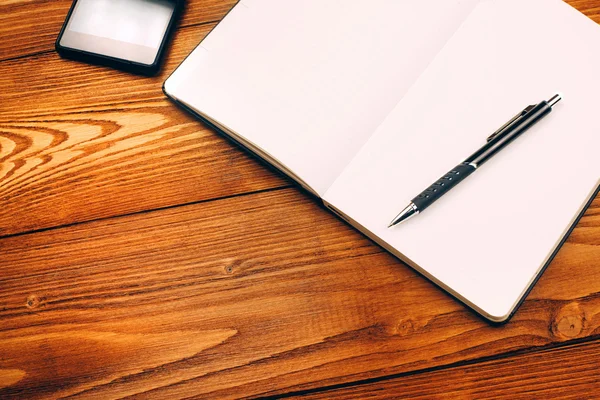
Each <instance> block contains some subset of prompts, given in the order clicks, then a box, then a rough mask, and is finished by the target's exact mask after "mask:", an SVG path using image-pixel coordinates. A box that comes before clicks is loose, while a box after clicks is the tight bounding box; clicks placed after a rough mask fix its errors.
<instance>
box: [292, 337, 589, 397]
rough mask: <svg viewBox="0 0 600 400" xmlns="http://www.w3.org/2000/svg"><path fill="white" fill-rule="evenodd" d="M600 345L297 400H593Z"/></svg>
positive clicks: (481, 363) (586, 344) (340, 390)
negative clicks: (535, 399)
mask: <svg viewBox="0 0 600 400" xmlns="http://www.w3.org/2000/svg"><path fill="white" fill-rule="evenodd" d="M599 368H600V342H598V341H595V342H592V343H584V344H576V345H572V346H566V347H561V348H558V349H549V350H543V351H535V352H531V353H526V354H519V355H518V356H514V357H508V358H504V359H500V360H493V361H486V362H480V363H477V364H472V365H467V366H459V367H455V368H449V369H444V370H441V371H435V372H425V373H420V374H415V375H411V376H405V377H398V378H395V379H389V380H385V381H382V382H378V383H373V384H365V385H356V386H349V387H346V388H340V389H336V390H327V391H323V392H319V393H314V394H309V395H303V396H300V395H299V396H292V397H290V398H291V399H293V398H296V399H302V400H316V399H328V400H336V399H370V400H382V399H398V400H400V399H411V400H418V399H498V400H500V399H506V400H519V399H523V400H528V399H532V398H537V399H541V398H543V399H562V400H567V399H572V400H580V399H592V398H598V396H599V393H600V375H599V374H598V369H599Z"/></svg>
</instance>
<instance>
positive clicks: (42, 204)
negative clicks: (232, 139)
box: [0, 25, 289, 235]
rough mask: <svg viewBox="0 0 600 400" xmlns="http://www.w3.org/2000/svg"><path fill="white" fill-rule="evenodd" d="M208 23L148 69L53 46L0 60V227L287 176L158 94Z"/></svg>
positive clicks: (20, 227)
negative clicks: (149, 72)
mask: <svg viewBox="0 0 600 400" xmlns="http://www.w3.org/2000/svg"><path fill="white" fill-rule="evenodd" d="M213 26H214V25H203V26H199V27H190V28H185V29H181V30H179V31H178V32H177V34H176V37H175V40H174V45H173V49H172V51H171V52H170V54H169V55H168V58H167V63H166V65H165V68H164V72H163V73H161V74H160V75H159V76H157V77H154V78H145V77H137V76H133V75H130V74H127V73H123V72H119V71H113V70H111V69H108V68H103V67H97V66H91V65H86V64H83V63H78V62H74V61H68V60H63V59H60V58H59V57H58V56H57V55H56V54H47V55H43V56H39V57H37V58H35V59H21V60H13V61H7V62H4V63H0V71H2V72H3V73H0V87H3V90H2V91H1V92H0V235H9V234H16V233H20V232H25V231H31V230H38V229H44V228H49V227H53V226H59V225H65V224H71V223H75V222H82V221H87V220H91V219H98V218H107V217H111V216H114V215H122V214H127V213H133V212H139V211H142V210H147V209H154V208H161V207H168V206H173V205H177V204H185V203H190V202H196V201H203V200H207V199H212V198H219V197H224V196H232V195H236V194H240V193H246V192H253V191H259V190H264V189H270V188H274V187H282V186H286V185H289V182H287V181H285V180H283V179H281V178H280V177H279V176H277V175H275V174H273V173H272V172H271V171H269V170H267V169H265V168H264V167H262V166H261V165H259V163H257V162H256V161H255V160H253V159H251V158H250V157H249V156H247V155H246V154H245V153H244V152H243V151H242V150H240V149H239V148H238V147H237V146H234V145H232V144H230V143H228V142H227V141H226V140H224V139H222V138H220V137H219V136H217V135H216V134H215V133H214V132H213V131H212V130H209V129H208V128H207V127H206V126H204V125H203V124H201V123H199V122H197V121H195V120H194V119H193V118H192V117H191V116H189V115H188V114H187V113H185V112H183V111H182V110H180V109H178V108H177V107H175V105H174V104H173V103H171V102H170V101H168V100H167V99H166V98H165V96H164V94H163V93H162V82H163V81H164V79H165V78H166V76H167V75H168V74H169V73H170V72H171V71H173V70H174V69H175V68H176V66H177V65H179V63H180V62H181V61H182V60H183V58H184V57H185V56H186V55H187V54H188V53H189V52H190V51H191V50H192V49H193V48H194V47H195V46H196V45H197V43H198V42H199V41H200V40H201V38H202V37H203V36H204V35H205V34H206V33H207V32H208V31H209V30H210V29H211V28H212V27H213ZM31 71H36V73H35V74H33V75H32V74H31Z"/></svg>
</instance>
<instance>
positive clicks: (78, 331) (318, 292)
mask: <svg viewBox="0 0 600 400" xmlns="http://www.w3.org/2000/svg"><path fill="white" fill-rule="evenodd" d="M233 3H234V2H233V1H231V0H223V1H219V0H203V1H201V0H191V1H189V2H188V9H187V11H186V15H185V16H184V18H183V20H182V22H181V25H182V28H180V29H179V30H178V31H177V33H176V35H175V37H174V40H173V43H172V46H171V49H170V51H169V54H168V56H167V60H166V64H165V68H164V70H163V72H162V74H161V75H160V76H158V77H155V78H141V77H135V76H133V75H129V74H126V73H122V72H118V71H113V70H110V69H108V68H103V67H96V66H92V65H86V64H82V63H77V62H73V61H68V60H63V59H60V58H59V57H58V56H57V55H56V54H55V53H54V52H53V51H52V46H53V42H54V39H55V37H56V35H57V34H58V30H59V29H60V25H61V24H62V21H63V19H64V15H65V14H66V9H67V8H68V5H69V4H70V0H68V1H66V0H52V1H51V0H47V1H44V0H5V1H3V2H2V3H1V4H0V37H2V38H3V40H2V41H1V43H0V87H1V88H2V90H0V398H2V399H4V398H13V397H14V398H57V397H64V396H74V397H77V398H116V397H124V396H128V395H136V397H140V398H148V397H149V398H182V397H194V398H218V399H223V398H239V397H244V396H250V397H253V396H278V395H282V394H286V393H294V392H297V391H302V390H320V389H322V388H324V387H329V386H331V385H341V384H352V383H354V382H357V381H361V380H364V379H382V378H384V377H390V376H392V377H393V376H395V375H398V374H400V375H402V378H398V380H394V379H388V380H387V381H386V382H387V383H386V384H381V385H385V386H382V387H381V390H390V393H392V394H394V393H397V392H394V390H397V389H396V387H397V388H401V387H404V390H405V393H411V394H414V397H416V396H425V397H427V398H429V397H430V396H428V394H432V396H433V395H434V394H435V392H427V393H426V392H424V385H425V384H426V383H428V382H430V381H431V382H446V383H448V382H450V383H454V385H453V386H448V388H450V389H452V390H454V392H452V391H449V392H450V393H456V396H455V397H467V398H469V397H482V396H483V394H485V393H486V392H485V390H486V388H487V389H489V388H497V389H498V390H497V393H500V392H501V391H503V390H504V389H506V392H504V393H508V394H514V396H515V397H518V396H521V395H522V396H523V397H526V396H527V393H525V392H520V391H519V390H520V389H519V387H518V385H517V384H516V383H515V382H516V381H524V382H527V383H528V384H529V385H532V386H531V387H535V388H536V389H539V390H544V391H542V392H540V393H541V394H542V395H543V396H542V397H544V398H547V397H550V396H552V395H556V396H561V397H567V394H568V393H565V392H557V391H554V392H553V389H552V388H551V385H550V383H549V382H551V381H553V380H557V379H561V380H562V381H564V383H565V385H557V387H559V389H560V387H563V386H566V385H567V384H571V386H572V387H573V388H574V390H579V391H580V392H577V394H579V393H584V394H585V395H584V396H581V397H577V396H573V397H575V398H582V397H583V398H585V397H592V395H593V394H595V393H597V392H598V390H597V389H598V385H597V380H593V379H592V378H593V375H592V373H593V371H594V368H596V369H597V364H594V362H595V361H597V360H598V350H597V349H598V339H600V337H599V334H600V296H598V293H600V268H599V267H600V199H596V200H595V201H594V203H593V204H592V206H591V207H590V209H589V210H588V212H587V213H586V216H585V217H584V218H583V219H582V220H581V222H580V223H579V224H578V227H577V228H576V229H575V231H574V232H573V233H572V235H571V236H570V238H569V240H568V241H567V243H566V244H565V246H563V248H562V249H561V251H560V252H559V254H558V256H557V258H556V259H555V261H554V262H553V263H552V265H551V266H550V267H549V269H548V271H547V272H546V273H545V274H544V276H543V277H542V279H541V280H540V282H539V283H538V284H537V285H536V286H535V288H534V290H533V291H532V293H531V294H530V296H529V297H528V299H527V301H526V302H525V303H524V305H523V306H522V307H521V308H520V310H519V312H518V313H517V314H516V316H515V317H514V318H513V320H511V322H510V323H508V324H507V325H505V326H501V327H495V326H490V325H489V324H487V323H486V322H484V321H482V320H480V319H478V318H477V317H476V316H475V315H474V314H473V313H471V312H470V311H468V310H466V309H465V308H464V307H463V306H462V305H461V304H459V303H458V302H456V301H454V300H452V299H450V298H449V297H448V296H446V295H445V294H444V293H443V292H442V291H441V290H439V289H438V288H436V287H434V286H433V285H432V284H430V283H428V282H427V281H426V280H425V279H423V278H422V277H419V276H418V275H417V274H416V273H415V272H414V271H412V270H411V269H410V268H407V267H405V266H403V265H402V264H400V263H399V262H397V261H396V260H395V259H394V258H393V257H391V256H390V255H388V254H387V253H385V252H383V251H382V250H381V249H380V248H379V247H377V246H375V245H373V244H372V243H371V242H370V241H369V240H367V239H365V238H364V237H363V236H362V235H360V234H358V233H357V232H355V231H354V230H352V229H351V228H349V227H348V226H346V225H344V224H343V223H341V222H340V221H338V220H337V219H336V218H335V217H333V216H332V215H331V214H330V213H328V212H327V211H325V210H324V209H322V208H321V207H320V206H319V205H317V204H316V202H314V201H312V200H311V199H309V198H308V197H307V196H305V195H303V194H301V193H300V192H298V191H297V190H296V189H289V188H287V189H286V187H287V186H289V181H286V180H285V179H282V178H280V177H278V176H277V175H275V174H273V173H272V172H270V171H269V170H267V169H265V168H263V167H262V166H260V164H259V163H257V162H256V161H255V160H253V159H252V158H250V157H248V156H247V155H246V154H245V153H244V152H242V151H241V150H239V149H238V148H237V147H235V146H232V145H231V144H229V143H228V142H227V141H225V140H223V139H221V138H220V137H219V136H217V135H215V134H214V133H213V132H212V131H211V130H209V129H207V128H206V127H205V126H204V125H202V124H200V123H198V122H195V121H194V120H193V118H191V117H189V116H188V115H187V114H185V113H184V112H182V111H180V110H178V109H177V108H175V107H174V106H173V105H172V104H171V103H169V102H168V101H167V100H166V99H165V98H164V95H163V94H162V92H161V85H162V82H163V81H164V79H165V77H166V76H167V74H168V73H170V72H171V71H172V70H173V69H174V68H175V67H176V65H178V64H179V62H180V61H181V60H182V59H183V58H184V57H185V56H186V55H187V54H188V53H189V52H190V51H191V49H192V48H193V47H194V46H195V45H197V44H198V42H199V41H200V40H201V39H202V37H204V35H206V33H207V32H208V31H209V30H210V29H211V28H212V27H213V26H214V24H211V23H209V22H210V21H213V19H214V20H216V19H218V18H220V17H221V16H222V15H223V14H224V13H225V12H226V11H227V10H228V9H229V8H230V7H231V5H232V4H233ZM569 3H570V4H572V5H574V6H575V7H577V8H578V9H580V10H582V11H584V12H586V13H587V14H588V15H589V16H590V17H592V18H593V19H595V20H596V21H600V1H598V0H573V1H569ZM1 60H4V61H1ZM249 193H254V194H249ZM86 221H87V222H86ZM59 226H62V227H61V228H56V227H59ZM46 229H47V230H46ZM39 230H44V231H39ZM28 231H36V232H35V233H29V234H23V233H24V232H28ZM2 235H16V236H5V237H1V236H2ZM581 341H585V342H590V341H591V343H584V344H581V345H577V346H569V344H570V343H573V342H581ZM556 346H566V347H564V348H561V349H555V348H554V347H556ZM490 358H492V359H493V360H489V359H490ZM497 358H501V359H497ZM570 358H571V360H570ZM483 360H488V361H483ZM569 362H570V363H571V364H568V363H569ZM562 364H564V365H565V366H564V367H563V366H562ZM553 366H554V368H555V371H552V370H551V368H552V367H553ZM567 366H569V367H570V368H567ZM430 369H436V370H435V371H433V370H430ZM530 370H531V371H530ZM504 371H509V372H512V375H510V374H509V376H508V377H507V378H506V379H503V378H502V377H501V376H499V375H500V373H501V372H504ZM578 373H579V374H581V377H580V378H579V377H578V375H577V374H578ZM404 375H410V376H404ZM420 375H422V378H421V377H420ZM538 375H539V376H538ZM388 383H389V385H390V387H388ZM396 383H397V385H396ZM348 390H350V391H344V390H340V391H339V392H334V391H329V392H324V393H323V394H318V395H317V394H315V396H317V397H319V396H320V397H321V398H322V397H325V398H327V395H332V396H333V395H336V396H338V397H340V396H341V397H344V396H346V395H348V396H353V395H355V393H358V394H360V396H359V397H361V398H362V397H367V396H376V395H378V394H379V387H374V386H371V385H367V386H365V389H364V390H363V389H362V388H353V389H348ZM352 390H359V391H357V392H353V391H352ZM443 394H444V393H441V394H440V396H441V395H443ZM500 394H501V393H500ZM563 394H564V396H563ZM588 394H590V395H589V396H588ZM355 397H356V396H355Z"/></svg>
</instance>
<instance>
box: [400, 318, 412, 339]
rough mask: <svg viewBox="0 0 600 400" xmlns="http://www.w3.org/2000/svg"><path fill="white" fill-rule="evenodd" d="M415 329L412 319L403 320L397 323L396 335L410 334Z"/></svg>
mask: <svg viewBox="0 0 600 400" xmlns="http://www.w3.org/2000/svg"><path fill="white" fill-rule="evenodd" d="M414 331H415V325H414V323H413V322H412V320H410V319H406V320H401V321H400V322H399V323H398V324H397V325H396V335H399V336H406V335H410V334H411V333H413V332H414Z"/></svg>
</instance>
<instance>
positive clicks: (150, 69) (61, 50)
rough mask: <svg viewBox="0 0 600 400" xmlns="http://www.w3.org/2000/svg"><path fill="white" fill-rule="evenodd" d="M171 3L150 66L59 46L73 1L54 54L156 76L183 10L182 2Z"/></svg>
mask: <svg viewBox="0 0 600 400" xmlns="http://www.w3.org/2000/svg"><path fill="white" fill-rule="evenodd" d="M173 2H174V3H175V10H174V11H173V16H172V17H171V20H170V21H169V26H168V27H167V30H166V32H165V35H164V37H163V39H162V42H161V44H160V47H159V48H158V52H157V54H156V58H155V59H154V62H153V63H152V64H142V63H138V62H135V61H129V60H125V59H122V58H116V57H110V56H106V55H103V54H96V53H91V52H88V51H84V50H79V49H73V48H69V47H65V46H61V44H60V40H61V39H62V37H63V34H64V32H65V30H66V28H67V24H68V23H69V20H70V19H71V15H72V14H73V10H74V9H75V5H76V4H77V0H73V4H71V8H70V9H69V13H68V14H67V17H66V18H65V22H64V23H63V26H62V28H61V29H60V33H59V34H58V37H57V38H56V42H55V45H54V47H55V48H56V52H57V53H58V54H60V56H61V57H64V58H69V59H72V60H77V61H83V62H86V63H90V64H97V65H104V66H108V67H112V68H116V69H119V70H121V71H126V72H131V73H134V74H140V75H146V76H152V75H156V74H157V73H158V72H159V71H160V67H161V65H162V60H163V58H164V55H165V52H166V48H167V44H168V43H169V41H170V40H171V36H172V34H173V31H174V30H175V26H176V24H177V21H178V20H179V17H180V15H181V13H182V12H183V9H184V3H185V2H184V0H173Z"/></svg>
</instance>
